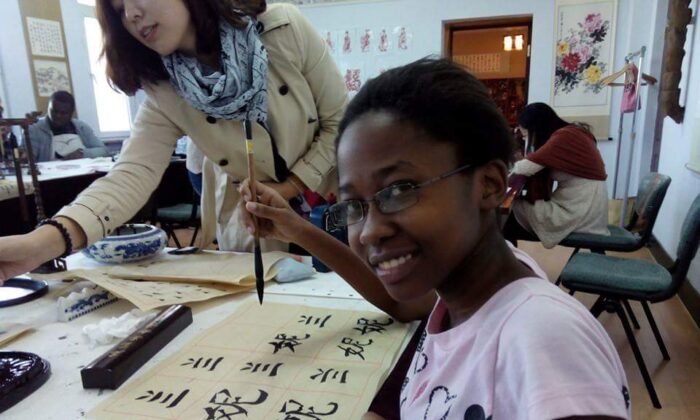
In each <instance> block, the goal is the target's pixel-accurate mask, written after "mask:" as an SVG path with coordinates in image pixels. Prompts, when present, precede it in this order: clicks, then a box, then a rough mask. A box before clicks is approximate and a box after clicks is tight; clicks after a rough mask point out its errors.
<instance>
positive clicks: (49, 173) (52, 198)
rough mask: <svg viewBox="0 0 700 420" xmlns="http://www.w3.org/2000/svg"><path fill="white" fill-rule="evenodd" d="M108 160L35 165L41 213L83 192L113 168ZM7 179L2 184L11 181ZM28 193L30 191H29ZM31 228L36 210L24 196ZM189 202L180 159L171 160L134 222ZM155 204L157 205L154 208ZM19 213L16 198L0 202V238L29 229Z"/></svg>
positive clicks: (27, 180)
mask: <svg viewBox="0 0 700 420" xmlns="http://www.w3.org/2000/svg"><path fill="white" fill-rule="evenodd" d="M114 164H115V163H114V162H112V160H111V158H92V159H91V158H86V159H75V160H70V161H51V162H40V163H38V164H37V165H38V167H39V170H40V172H41V174H40V175H39V176H38V179H39V185H40V188H41V194H42V198H43V203H44V211H45V213H46V215H47V216H51V215H53V214H55V213H56V212H58V211H59V210H60V209H61V208H62V207H63V206H65V205H67V204H70V203H71V202H72V201H73V200H74V199H75V197H77V196H78V194H80V193H81V192H82V191H83V190H84V189H85V188H87V187H88V186H89V185H90V184H92V183H93V181H95V180H96V179H98V178H101V177H103V176H105V175H106V174H107V172H109V170H110V169H111V168H112V166H114ZM15 180H16V178H15V177H14V176H8V177H7V178H6V181H15ZM24 181H25V184H27V183H28V184H29V185H31V177H30V176H29V175H24ZM32 190H33V188H32ZM29 191H31V190H29ZM27 198H28V201H29V203H28V204H29V213H30V222H29V224H30V225H31V226H35V225H36V223H37V220H36V207H35V205H34V199H33V197H31V196H28V197H27ZM191 201H192V187H191V186H190V183H189V179H188V177H187V170H186V168H185V160H184V159H175V160H172V161H171V163H170V165H169V166H168V168H167V169H166V170H165V173H164V174H163V178H162V179H161V183H160V185H159V186H158V188H157V189H156V192H155V193H154V196H153V197H152V199H151V200H149V203H148V204H147V205H146V207H144V209H142V211H140V212H139V214H138V215H137V219H150V216H151V214H152V213H153V210H152V208H153V207H155V206H160V207H164V206H171V205H174V204H177V203H184V202H187V203H189V202H191ZM156 203H157V204H156ZM21 221H22V217H21V214H20V210H19V198H17V197H14V198H9V199H6V200H0V236H5V235H16V234H20V233H26V232H27V231H28V230H29V226H23V225H24V224H23V223H21Z"/></svg>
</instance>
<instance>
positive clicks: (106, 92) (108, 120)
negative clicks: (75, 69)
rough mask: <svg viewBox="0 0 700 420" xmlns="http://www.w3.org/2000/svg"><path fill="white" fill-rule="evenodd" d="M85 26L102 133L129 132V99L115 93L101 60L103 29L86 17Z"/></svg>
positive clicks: (95, 21)
mask: <svg viewBox="0 0 700 420" xmlns="http://www.w3.org/2000/svg"><path fill="white" fill-rule="evenodd" d="M78 1H79V2H80V3H86V2H88V0H82V1H81V0H78ZM92 3H94V1H93V2H92ZM84 24H85V40H86V42H87V48H88V56H89V59H90V74H91V75H92V86H93V89H94V92H95V104H96V108H97V120H98V124H99V126H100V132H102V133H109V132H125V131H129V129H130V128H131V122H130V118H129V98H128V97H127V96H126V95H124V94H122V93H118V92H115V91H114V90H113V89H112V87H111V86H110V85H109V83H108V82H107V76H106V72H105V68H106V67H105V60H104V59H101V58H100V52H101V51H102V29H100V25H99V23H98V22H97V19H95V18H94V17H86V18H85V19H84Z"/></svg>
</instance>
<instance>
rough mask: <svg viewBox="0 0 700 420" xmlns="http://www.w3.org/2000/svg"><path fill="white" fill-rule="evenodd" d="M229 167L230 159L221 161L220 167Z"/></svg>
mask: <svg viewBox="0 0 700 420" xmlns="http://www.w3.org/2000/svg"><path fill="white" fill-rule="evenodd" d="M226 165H228V159H221V160H220V161H219V166H226Z"/></svg>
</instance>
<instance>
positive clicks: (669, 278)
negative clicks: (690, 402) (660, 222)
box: [561, 195, 700, 408]
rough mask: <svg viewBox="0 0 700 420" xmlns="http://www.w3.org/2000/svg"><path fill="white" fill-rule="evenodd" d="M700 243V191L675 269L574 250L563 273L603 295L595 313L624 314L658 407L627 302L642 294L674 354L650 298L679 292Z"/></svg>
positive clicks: (567, 281) (570, 283) (567, 283)
mask: <svg viewBox="0 0 700 420" xmlns="http://www.w3.org/2000/svg"><path fill="white" fill-rule="evenodd" d="M698 244H700V195H698V196H697V197H696V198H695V201H693V204H692V205H691V206H690V210H689V211H688V215H687V216H686V218H685V222H684V223H683V227H682V229H681V238H680V242H679V244H678V257H677V258H676V261H675V262H674V263H673V265H672V266H671V267H670V268H669V269H666V268H664V267H662V266H661V265H659V264H656V263H653V262H650V261H643V260H633V259H627V258H619V257H611V256H607V255H601V254H596V253H581V254H576V255H574V256H573V257H572V258H571V259H570V260H569V262H568V263H567V264H566V266H565V267H564V270H563V271H562V273H561V280H562V285H563V286H564V287H566V288H567V289H569V290H570V291H571V292H572V293H573V292H577V291H580V292H584V293H593V294H597V295H599V297H598V300H597V301H596V302H595V304H594V305H593V306H592V307H591V313H593V315H594V316H595V317H598V316H599V315H600V313H601V312H602V311H603V310H606V311H608V312H611V313H612V312H615V313H616V314H617V316H618V317H619V318H620V321H621V322H622V327H623V328H624V330H625V334H626V335H627V339H628V340H629V343H630V346H631V347H632V352H633V353H634V357H635V359H636V360H637V365H639V370H640V371H641V373H642V378H644V384H645V385H646V387H647V391H648V392H649V396H650V397H651V401H652V403H653V404H654V407H656V408H661V404H660V403H659V398H658V397H657V395H656V390H655V389H654V384H653V383H652V382H651V377H650V376H649V372H648V371H647V368H646V365H645V364H644V359H643V358H642V354H641V353H640V351H639V346H638V345H637V340H636V339H635V338H634V334H633V333H632V329H631V328H630V324H629V322H628V320H627V316H626V314H625V310H624V309H623V302H624V301H627V300H636V301H639V302H640V303H641V305H642V308H643V309H644V313H645V314H646V317H647V320H648V321H649V325H650V326H651V330H652V331H653V333H654V337H655V338H656V342H657V343H658V345H659V349H660V350H661V354H662V355H663V357H664V359H665V360H670V357H669V355H668V351H667V350H666V346H665V345H664V341H663V339H662V338H661V334H660V333H659V329H658V327H657V325H656V322H655V321H654V316H653V315H652V313H651V309H650V308H649V303H648V302H651V303H656V302H661V301H664V300H666V299H669V298H671V297H673V296H674V295H675V294H676V292H678V289H679V288H680V287H681V284H682V283H683V282H684V281H685V279H686V275H687V274H688V268H689V267H690V263H691V262H692V260H693V258H695V254H696V253H697V250H698Z"/></svg>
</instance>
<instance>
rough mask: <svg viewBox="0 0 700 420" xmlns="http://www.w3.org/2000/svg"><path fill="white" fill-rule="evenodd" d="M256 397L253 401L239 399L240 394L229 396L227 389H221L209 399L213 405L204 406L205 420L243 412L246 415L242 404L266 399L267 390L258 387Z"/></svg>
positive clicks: (221, 418) (227, 417)
mask: <svg viewBox="0 0 700 420" xmlns="http://www.w3.org/2000/svg"><path fill="white" fill-rule="evenodd" d="M258 392H259V395H258V398H257V399H256V400H254V401H241V398H243V397H240V396H237V397H233V399H232V398H231V393H230V392H229V390H228V389H225V388H224V389H222V390H221V391H219V392H217V393H216V394H214V396H213V397H211V399H210V400H209V404H211V405H212V406H213V407H204V412H205V413H207V420H230V419H231V417H233V416H237V415H239V414H243V415H244V416H246V417H248V410H247V409H246V408H244V407H243V406H244V405H259V404H262V403H263V402H265V400H266V399H267V395H268V394H267V392H265V391H263V390H262V389H258Z"/></svg>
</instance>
